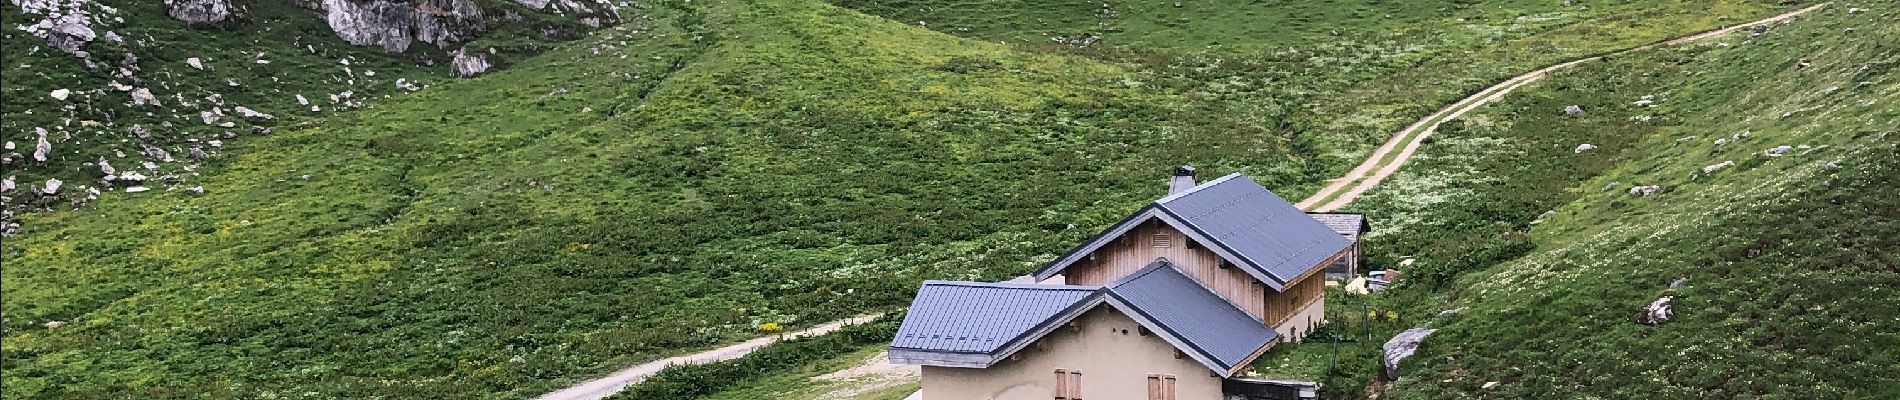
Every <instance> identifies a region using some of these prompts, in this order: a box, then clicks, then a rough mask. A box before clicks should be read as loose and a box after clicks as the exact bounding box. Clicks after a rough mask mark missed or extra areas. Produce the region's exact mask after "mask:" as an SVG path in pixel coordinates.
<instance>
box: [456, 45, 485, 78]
mask: <svg viewBox="0 0 1900 400" xmlns="http://www.w3.org/2000/svg"><path fill="white" fill-rule="evenodd" d="M490 66H491V65H489V63H488V57H487V56H484V55H482V54H481V53H470V52H469V51H468V46H462V48H461V49H457V50H455V59H454V60H453V61H450V62H449V67H450V69H452V70H454V71H455V76H459V77H463V78H467V77H471V76H476V75H481V74H482V73H483V72H488V68H489V67H490Z"/></svg>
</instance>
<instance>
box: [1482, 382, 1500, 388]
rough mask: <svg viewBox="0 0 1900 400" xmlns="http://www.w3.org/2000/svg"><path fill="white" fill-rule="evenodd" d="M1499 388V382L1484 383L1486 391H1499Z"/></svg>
mask: <svg viewBox="0 0 1900 400" xmlns="http://www.w3.org/2000/svg"><path fill="white" fill-rule="evenodd" d="M1497 388H1498V382H1497V381H1491V382H1485V383H1484V390H1491V389H1497Z"/></svg>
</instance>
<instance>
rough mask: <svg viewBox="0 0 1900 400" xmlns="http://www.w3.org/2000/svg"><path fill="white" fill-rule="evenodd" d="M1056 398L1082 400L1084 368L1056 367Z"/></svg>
mask: <svg viewBox="0 0 1900 400" xmlns="http://www.w3.org/2000/svg"><path fill="white" fill-rule="evenodd" d="M1056 400H1082V370H1079V369H1062V368H1056Z"/></svg>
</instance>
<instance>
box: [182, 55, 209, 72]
mask: <svg viewBox="0 0 1900 400" xmlns="http://www.w3.org/2000/svg"><path fill="white" fill-rule="evenodd" d="M185 65H190V66H191V67H192V68H197V69H198V70H200V71H203V70H204V69H205V63H204V61H200V60H198V57H192V58H187V59H185Z"/></svg>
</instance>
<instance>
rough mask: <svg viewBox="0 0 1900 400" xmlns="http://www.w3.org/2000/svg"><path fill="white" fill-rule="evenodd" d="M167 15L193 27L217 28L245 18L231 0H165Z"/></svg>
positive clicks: (242, 12) (240, 9)
mask: <svg viewBox="0 0 1900 400" xmlns="http://www.w3.org/2000/svg"><path fill="white" fill-rule="evenodd" d="M165 13H166V14H169V15H171V16H172V19H176V20H179V21H184V22H185V23H186V24H190V25H192V26H217V25H222V24H224V23H226V22H230V21H233V20H237V19H239V18H243V16H244V9H243V8H240V7H236V6H233V5H231V2H230V1H229V0H165Z"/></svg>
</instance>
